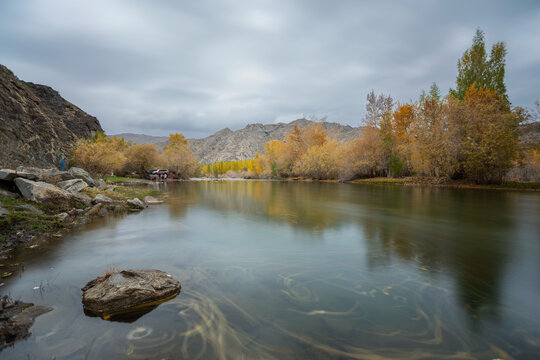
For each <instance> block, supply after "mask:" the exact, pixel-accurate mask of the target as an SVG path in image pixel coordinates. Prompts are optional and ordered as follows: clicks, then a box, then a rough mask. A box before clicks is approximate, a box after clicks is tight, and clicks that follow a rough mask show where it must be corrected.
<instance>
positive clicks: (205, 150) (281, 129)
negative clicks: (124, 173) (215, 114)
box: [112, 119, 361, 164]
mask: <svg viewBox="0 0 540 360" xmlns="http://www.w3.org/2000/svg"><path fill="white" fill-rule="evenodd" d="M311 123H312V121H310V120H306V119H298V120H295V121H292V122H290V123H278V124H267V125H263V124H249V125H247V126H246V127H245V128H243V129H240V130H237V131H232V130H231V129H229V128H225V129H223V130H220V131H218V132H216V133H215V134H213V135H210V136H208V137H205V138H203V139H189V140H188V143H189V145H190V146H191V149H192V150H193V153H194V154H195V155H197V156H198V157H199V158H200V159H201V162H202V163H203V164H211V163H215V162H218V161H234V160H249V159H253V158H254V157H255V154H256V153H257V152H259V153H262V152H263V150H264V144H266V143H267V142H268V141H271V140H282V139H283V138H284V137H285V136H286V135H287V134H289V133H290V132H291V131H292V130H293V126H294V125H298V127H299V128H303V127H305V126H307V125H309V124H311ZM322 125H323V126H324V128H325V129H326V131H327V132H328V134H329V135H330V137H332V138H335V139H338V140H342V141H346V140H350V139H352V138H353V137H355V136H356V135H357V134H358V132H359V131H361V128H355V127H352V126H349V125H342V124H338V123H332V122H323V123H322ZM112 136H116V137H123V138H124V139H126V140H129V141H133V142H135V143H137V144H142V143H148V144H155V145H157V146H158V147H159V148H163V146H165V145H166V144H167V137H166V136H149V135H142V134H131V133H123V134H116V135H112Z"/></svg>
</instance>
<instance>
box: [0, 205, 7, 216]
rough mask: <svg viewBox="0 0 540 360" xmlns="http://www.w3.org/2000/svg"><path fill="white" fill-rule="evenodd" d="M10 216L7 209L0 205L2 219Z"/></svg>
mask: <svg viewBox="0 0 540 360" xmlns="http://www.w3.org/2000/svg"><path fill="white" fill-rule="evenodd" d="M8 215H9V211H8V210H7V209H4V208H3V207H2V205H1V204H0V218H4V217H6V216H8Z"/></svg>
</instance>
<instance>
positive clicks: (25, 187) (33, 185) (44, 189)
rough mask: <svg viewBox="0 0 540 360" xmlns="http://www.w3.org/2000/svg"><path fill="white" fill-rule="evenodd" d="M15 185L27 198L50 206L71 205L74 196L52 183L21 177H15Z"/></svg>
mask: <svg viewBox="0 0 540 360" xmlns="http://www.w3.org/2000/svg"><path fill="white" fill-rule="evenodd" d="M15 185H17V188H18V189H19V191H20V192H21V194H22V195H23V196H24V197H25V198H26V199H28V200H31V201H35V202H37V203H42V204H46V205H52V206H62V205H71V204H72V203H73V202H74V200H75V198H74V196H73V194H71V193H70V192H68V191H65V190H62V189H60V188H58V187H56V186H54V185H51V184H48V183H45V182H37V181H32V180H28V179H23V178H16V179H15Z"/></svg>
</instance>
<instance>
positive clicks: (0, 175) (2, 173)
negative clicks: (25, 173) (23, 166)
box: [0, 169, 17, 181]
mask: <svg viewBox="0 0 540 360" xmlns="http://www.w3.org/2000/svg"><path fill="white" fill-rule="evenodd" d="M16 177H17V172H16V171H15V170H11V169H0V180H3V181H13V180H15V178H16Z"/></svg>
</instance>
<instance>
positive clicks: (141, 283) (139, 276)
mask: <svg viewBox="0 0 540 360" xmlns="http://www.w3.org/2000/svg"><path fill="white" fill-rule="evenodd" d="M180 288H181V286H180V282H178V280H175V279H173V278H172V276H171V275H169V274H167V273H165V272H163V271H160V270H124V271H120V272H113V273H112V274H108V275H105V276H101V277H98V278H96V279H94V280H92V281H90V282H88V283H87V284H86V285H85V286H84V287H83V288H82V292H83V296H82V302H83V306H84V310H85V313H86V314H87V315H91V316H105V317H106V316H110V315H112V314H115V313H121V312H129V311H130V310H133V308H134V307H138V306H141V305H145V304H150V303H153V302H156V301H159V300H163V299H168V298H170V297H173V296H176V295H178V294H179V293H180Z"/></svg>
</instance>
